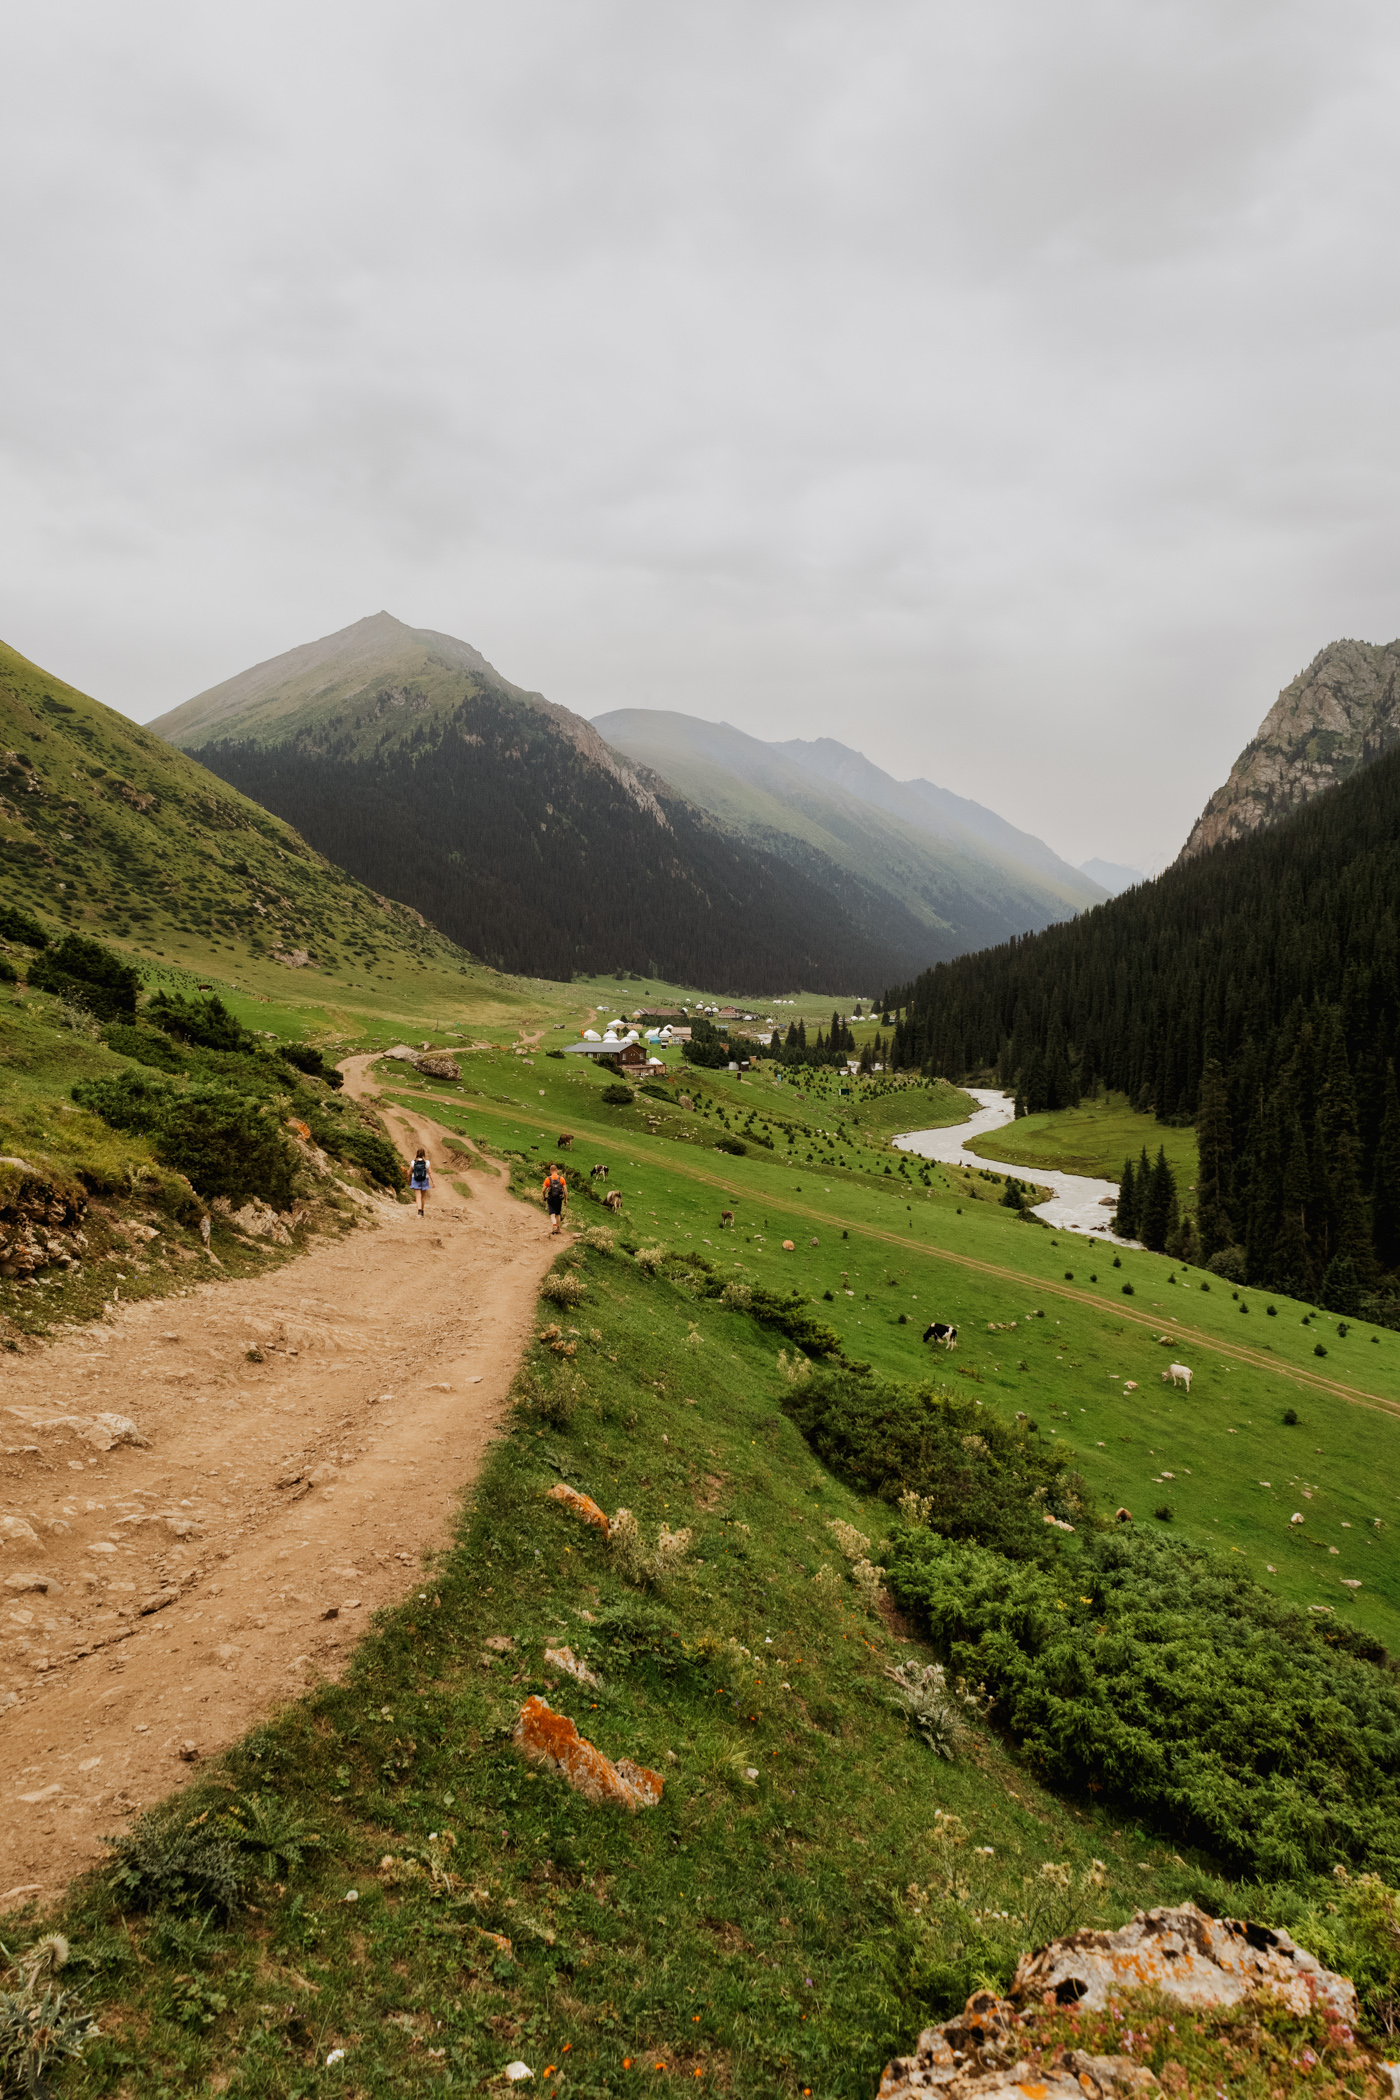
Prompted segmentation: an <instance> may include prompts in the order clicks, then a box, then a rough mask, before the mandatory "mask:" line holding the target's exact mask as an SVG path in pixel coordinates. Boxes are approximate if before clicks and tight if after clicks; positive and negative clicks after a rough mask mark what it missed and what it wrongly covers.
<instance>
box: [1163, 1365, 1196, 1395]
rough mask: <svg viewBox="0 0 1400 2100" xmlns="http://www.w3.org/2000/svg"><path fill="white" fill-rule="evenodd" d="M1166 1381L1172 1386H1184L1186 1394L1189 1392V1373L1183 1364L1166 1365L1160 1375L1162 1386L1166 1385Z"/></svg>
mask: <svg viewBox="0 0 1400 2100" xmlns="http://www.w3.org/2000/svg"><path fill="white" fill-rule="evenodd" d="M1168 1380H1170V1381H1171V1383H1172V1384H1173V1385H1184V1386H1185V1388H1186V1390H1187V1392H1188V1393H1189V1392H1190V1390H1191V1373H1190V1371H1189V1370H1188V1369H1187V1367H1186V1365H1185V1364H1168V1365H1167V1368H1166V1370H1165V1371H1163V1373H1162V1383H1163V1385H1166V1384H1167V1382H1168Z"/></svg>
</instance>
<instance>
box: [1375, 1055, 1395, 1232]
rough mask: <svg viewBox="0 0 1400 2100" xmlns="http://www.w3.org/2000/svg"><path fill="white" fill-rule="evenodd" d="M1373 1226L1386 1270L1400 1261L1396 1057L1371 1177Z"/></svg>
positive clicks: (1388, 1075) (1389, 1065)
mask: <svg viewBox="0 0 1400 2100" xmlns="http://www.w3.org/2000/svg"><path fill="white" fill-rule="evenodd" d="M1371 1229H1372V1232H1373V1234H1374V1236H1375V1248H1376V1258H1377V1260H1378V1261H1379V1262H1380V1265H1381V1267H1382V1268H1383V1269H1393V1268H1394V1267H1395V1266H1396V1264H1397V1263H1400V1089H1397V1087H1396V1083H1395V1060H1394V1059H1393V1058H1389V1059H1387V1061H1386V1068H1385V1095H1384V1106H1383V1108H1382V1110H1381V1128H1380V1137H1379V1139H1378V1140H1377V1143H1376V1163H1375V1167H1374V1170H1373V1172H1372V1176H1371Z"/></svg>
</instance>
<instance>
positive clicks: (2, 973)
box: [0, 955, 19, 984]
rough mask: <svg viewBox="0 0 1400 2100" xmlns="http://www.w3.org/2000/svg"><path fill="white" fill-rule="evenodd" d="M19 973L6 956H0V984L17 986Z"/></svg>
mask: <svg viewBox="0 0 1400 2100" xmlns="http://www.w3.org/2000/svg"><path fill="white" fill-rule="evenodd" d="M18 983H19V971H18V970H17V969H16V968H15V966H14V964H13V963H12V962H11V961H10V960H9V958H8V957H7V956H4V955H0V984H18Z"/></svg>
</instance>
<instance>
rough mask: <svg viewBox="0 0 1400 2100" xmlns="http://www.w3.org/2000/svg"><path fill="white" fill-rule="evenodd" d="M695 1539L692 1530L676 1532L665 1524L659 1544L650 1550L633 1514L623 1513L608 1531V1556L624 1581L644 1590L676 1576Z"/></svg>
mask: <svg viewBox="0 0 1400 2100" xmlns="http://www.w3.org/2000/svg"><path fill="white" fill-rule="evenodd" d="M693 1537H694V1533H693V1532H692V1531H690V1530H684V1531H672V1530H671V1528H670V1526H669V1525H668V1524H663V1525H662V1526H661V1529H660V1530H659V1531H658V1532H657V1535H656V1544H655V1545H654V1546H648V1544H647V1543H646V1540H645V1539H644V1538H643V1536H642V1527H641V1525H640V1524H639V1523H638V1522H637V1519H636V1518H635V1517H634V1516H633V1514H632V1512H631V1510H630V1509H620V1510H619V1511H618V1512H617V1515H616V1516H615V1517H614V1518H613V1520H612V1523H611V1525H610V1526H609V1529H608V1552H609V1554H610V1555H611V1557H612V1562H613V1565H614V1567H615V1568H616V1569H617V1571H618V1573H619V1575H621V1577H622V1579H623V1581H624V1582H630V1583H633V1584H635V1585H636V1587H637V1588H638V1589H641V1588H644V1587H645V1586H646V1585H647V1584H648V1583H653V1582H664V1581H665V1580H666V1578H667V1576H668V1575H672V1574H674V1572H675V1571H676V1569H677V1568H678V1567H679V1566H680V1564H681V1562H682V1561H683V1560H684V1558H685V1556H686V1554H687V1552H688V1551H689V1550H690V1543H691V1540H692V1538H693Z"/></svg>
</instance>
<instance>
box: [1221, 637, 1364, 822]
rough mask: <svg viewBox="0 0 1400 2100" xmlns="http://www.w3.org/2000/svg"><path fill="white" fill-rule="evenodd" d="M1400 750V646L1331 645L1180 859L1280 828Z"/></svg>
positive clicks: (1272, 715)
mask: <svg viewBox="0 0 1400 2100" xmlns="http://www.w3.org/2000/svg"><path fill="white" fill-rule="evenodd" d="M1397 744H1400V641H1397V642H1390V643H1387V644H1385V645H1380V644H1375V643H1371V642H1329V644H1328V645H1327V647H1326V648H1325V649H1324V650H1323V651H1322V653H1321V654H1320V655H1319V656H1316V657H1314V658H1313V661H1312V662H1311V663H1310V664H1309V665H1308V668H1307V669H1306V671H1300V672H1299V674H1298V676H1297V677H1296V678H1295V679H1294V681H1293V683H1292V684H1291V685H1288V686H1285V687H1284V689H1283V691H1282V692H1281V693H1280V694H1279V696H1278V699H1277V700H1276V701H1275V702H1274V704H1273V706H1272V707H1271V708H1270V710H1269V712H1268V714H1267V715H1266V716H1265V717H1264V720H1263V721H1262V722H1261V723H1260V725H1259V730H1258V733H1257V734H1256V735H1255V736H1254V737H1253V738H1252V739H1251V741H1250V742H1249V743H1248V744H1246V745H1245V747H1244V750H1243V751H1242V752H1241V753H1240V755H1239V757H1238V758H1237V759H1236V760H1235V763H1234V765H1233V766H1232V767H1231V768H1230V777H1229V779H1228V780H1227V781H1226V782H1225V785H1224V786H1223V787H1221V788H1217V789H1216V791H1215V793H1214V794H1213V795H1212V796H1211V798H1210V800H1209V802H1208V803H1207V804H1206V806H1205V809H1204V810H1203V811H1202V813H1201V815H1200V816H1199V817H1198V819H1197V820H1196V824H1195V827H1194V829H1193V830H1192V833H1191V836H1190V838H1188V839H1187V841H1186V844H1185V845H1184V846H1183V847H1182V849H1181V858H1182V859H1183V860H1191V859H1193V858H1194V856H1195V855H1196V854H1198V853H1204V852H1206V851H1207V850H1208V849H1209V848H1210V847H1211V846H1218V845H1220V844H1221V843H1222V842H1223V841H1225V840H1227V839H1238V838H1244V837H1246V836H1247V835H1248V834H1249V833H1250V832H1252V831H1259V830H1261V829H1264V828H1266V827H1267V826H1268V825H1270V824H1277V823H1278V822H1279V820H1280V819H1281V818H1283V817H1286V816H1289V815H1290V814H1291V813H1292V812H1293V811H1294V810H1295V809H1297V808H1299V807H1300V806H1301V805H1302V804H1303V803H1304V802H1308V801H1310V800H1311V799H1312V797H1313V796H1314V795H1320V794H1321V793H1323V791H1324V790H1325V789H1327V788H1330V787H1335V786H1336V785H1337V783H1338V781H1341V780H1345V779H1346V778H1347V777H1348V776H1349V775H1350V774H1352V773H1355V772H1357V771H1358V770H1359V769H1360V768H1361V767H1363V766H1369V765H1371V764H1372V763H1373V761H1374V760H1376V759H1378V758H1380V757H1382V756H1383V755H1384V754H1385V753H1386V752H1387V751H1390V750H1392V749H1394V747H1395V746H1396V745H1397Z"/></svg>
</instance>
